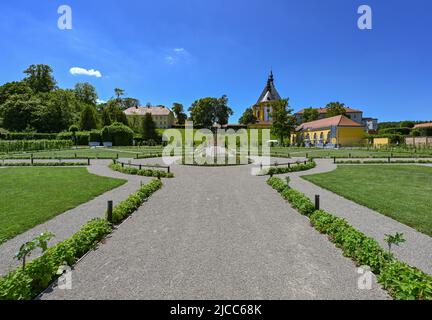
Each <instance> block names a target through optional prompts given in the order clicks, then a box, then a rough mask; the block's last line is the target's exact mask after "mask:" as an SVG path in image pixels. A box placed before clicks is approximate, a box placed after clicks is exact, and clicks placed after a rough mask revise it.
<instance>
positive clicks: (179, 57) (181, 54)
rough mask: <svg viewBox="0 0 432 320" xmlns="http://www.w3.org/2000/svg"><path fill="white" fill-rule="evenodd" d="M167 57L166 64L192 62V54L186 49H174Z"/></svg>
mask: <svg viewBox="0 0 432 320" xmlns="http://www.w3.org/2000/svg"><path fill="white" fill-rule="evenodd" d="M170 51H171V52H170V53H169V54H168V55H166V56H165V63H167V64H170V65H173V64H177V63H180V62H186V63H188V62H190V58H191V56H190V54H189V52H188V51H187V50H186V49H185V48H174V49H171V50H170Z"/></svg>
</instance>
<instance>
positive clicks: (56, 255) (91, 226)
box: [0, 219, 112, 300]
mask: <svg viewBox="0 0 432 320" xmlns="http://www.w3.org/2000/svg"><path fill="white" fill-rule="evenodd" d="M111 231H112V227H111V224H110V223H109V222H108V221H106V220H105V219H94V220H91V221H89V222H88V223H87V224H85V225H84V226H83V227H82V228H81V230H80V231H78V232H77V233H75V234H74V235H73V236H72V237H71V238H69V239H66V240H64V241H62V242H60V243H58V244H57V245H55V246H54V247H51V248H49V249H48V250H46V251H45V253H44V254H43V255H42V256H41V257H39V258H36V259H34V260H33V261H31V262H29V263H27V264H26V268H25V270H23V269H22V268H18V269H16V270H15V271H12V272H10V273H9V274H7V275H6V276H5V277H3V278H0V300H29V299H32V298H34V297H35V296H37V295H38V294H39V293H40V292H41V291H43V290H44V289H45V288H46V287H47V286H48V285H49V284H50V283H51V282H52V281H53V280H54V279H55V278H56V277H57V271H58V269H59V267H61V266H63V265H64V263H67V264H68V265H72V264H74V263H75V262H76V261H77V260H78V259H79V258H81V257H82V256H83V255H84V254H85V253H86V252H88V251H89V250H90V249H92V248H94V246H95V245H96V244H97V243H98V242H100V241H101V240H102V239H103V238H104V237H105V236H106V235H107V234H109V233H110V232H111Z"/></svg>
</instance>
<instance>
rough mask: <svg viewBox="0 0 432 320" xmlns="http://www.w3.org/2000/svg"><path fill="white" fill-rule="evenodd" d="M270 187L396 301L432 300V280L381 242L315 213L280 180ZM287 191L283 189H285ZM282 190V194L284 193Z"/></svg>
mask: <svg viewBox="0 0 432 320" xmlns="http://www.w3.org/2000/svg"><path fill="white" fill-rule="evenodd" d="M267 183H268V184H269V185H271V186H272V187H273V188H275V189H276V190H278V191H279V192H280V193H281V195H282V197H283V198H285V199H287V200H288V201H289V202H290V203H291V204H292V206H293V207H294V208H296V209H298V210H299V211H300V213H302V214H304V215H308V216H310V221H311V224H312V225H313V226H314V227H315V229H317V230H318V231H319V232H321V233H323V234H326V235H328V237H329V239H330V241H332V242H333V243H334V244H335V245H336V246H337V247H339V248H341V249H342V251H343V253H344V256H346V257H349V258H351V259H352V260H354V261H355V262H356V263H357V265H358V266H369V267H370V268H371V270H372V272H374V273H375V274H377V275H378V282H379V283H381V284H382V285H383V287H384V288H385V289H386V290H388V291H389V293H390V294H391V295H392V297H394V298H395V299H403V300H407V299H417V300H432V277H431V276H430V275H428V274H426V273H424V272H422V271H421V270H418V269H417V268H414V267H411V266H409V265H407V264H405V263H403V262H400V261H397V260H396V259H394V257H393V255H391V254H390V253H388V252H386V251H385V250H383V249H382V248H381V246H380V245H379V244H378V242H377V241H376V240H375V239H373V238H371V237H367V236H366V235H364V234H363V233H361V232H360V231H358V230H356V229H354V228H353V227H352V226H351V225H349V224H348V222H347V221H346V220H344V219H342V218H338V217H335V216H333V215H331V214H329V213H327V212H325V211H322V210H319V211H314V208H313V204H312V202H311V201H310V200H309V198H307V197H306V196H305V195H304V194H302V193H301V192H298V191H296V190H293V189H290V188H289V186H287V185H286V184H284V183H283V180H282V179H280V178H276V177H272V178H270V179H268V180H267ZM284 185H285V187H284V188H283V186H284ZM281 190H282V191H281Z"/></svg>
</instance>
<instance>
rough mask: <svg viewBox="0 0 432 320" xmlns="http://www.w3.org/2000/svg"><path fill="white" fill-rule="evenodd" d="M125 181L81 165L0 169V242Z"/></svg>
mask: <svg viewBox="0 0 432 320" xmlns="http://www.w3.org/2000/svg"><path fill="white" fill-rule="evenodd" d="M125 182H126V181H125V180H121V179H111V178H106V177H100V176H96V175H93V174H90V173H88V172H87V170H86V169H85V168H6V169H0V243H1V242H3V241H5V240H7V239H10V238H12V237H14V236H16V235H18V234H20V233H22V232H24V231H26V230H28V229H31V228H32V227H34V226H36V225H38V224H41V223H43V222H45V221H47V220H49V219H51V218H53V217H55V216H56V215H58V214H61V213H63V212H65V211H67V210H69V209H72V208H75V207H76V206H78V205H79V204H82V203H85V202H87V201H89V200H91V199H93V198H95V197H96V196H98V195H100V194H102V193H104V192H106V191H109V190H111V189H113V188H116V187H118V186H120V185H122V184H124V183H125Z"/></svg>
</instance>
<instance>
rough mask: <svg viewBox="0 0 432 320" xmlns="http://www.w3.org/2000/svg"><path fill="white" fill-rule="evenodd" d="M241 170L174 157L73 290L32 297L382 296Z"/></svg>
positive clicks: (78, 272) (81, 271)
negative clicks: (182, 162)
mask: <svg viewBox="0 0 432 320" xmlns="http://www.w3.org/2000/svg"><path fill="white" fill-rule="evenodd" d="M134 162H135V163H136V162H137V161H136V160H135V161H134ZM143 162H147V163H149V162H150V163H155V162H157V161H156V160H153V159H147V161H143ZM250 170H251V166H237V167H224V168H200V167H188V166H178V165H174V166H173V172H174V173H175V174H176V178H175V179H167V180H164V187H163V189H162V190H160V191H158V192H157V193H155V194H154V195H153V196H152V197H151V198H150V200H149V201H148V202H146V203H145V204H144V205H143V206H142V207H141V208H140V209H139V210H138V212H136V213H134V214H133V215H132V216H131V218H130V219H128V220H126V221H125V222H124V223H123V224H121V225H120V226H119V227H118V229H117V230H116V231H115V232H114V233H113V234H112V235H111V237H110V238H109V239H107V240H106V242H104V243H103V244H101V245H100V247H99V248H98V249H97V250H95V251H92V252H90V253H89V254H88V255H87V256H86V257H85V258H84V259H83V260H81V261H80V262H79V263H78V264H77V265H76V266H75V269H74V271H73V273H72V279H73V289H72V290H60V289H58V288H51V289H49V290H47V291H46V293H45V294H44V295H43V296H42V297H41V298H42V299H388V296H387V294H386V293H385V292H384V291H383V290H382V289H381V287H380V286H379V285H377V284H376V283H375V281H374V285H373V288H372V290H359V289H357V279H358V274H357V269H356V267H355V265H354V264H353V262H352V261H351V260H350V259H348V258H345V257H343V256H342V253H341V251H340V250H339V249H337V248H335V247H334V245H333V244H332V243H330V242H329V241H328V240H327V238H326V237H325V236H323V235H321V234H319V233H318V232H316V231H315V230H314V229H313V228H312V227H311V226H310V224H309V220H308V219H306V218H305V217H303V216H301V215H300V214H299V213H297V212H296V211H294V210H293V209H291V208H290V207H289V205H288V204H287V203H286V202H285V201H284V200H283V199H282V198H281V197H280V195H279V194H278V193H277V192H275V191H274V190H272V189H271V188H270V187H269V186H268V185H266V183H265V180H266V178H265V177H255V176H252V175H251V174H250Z"/></svg>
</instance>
